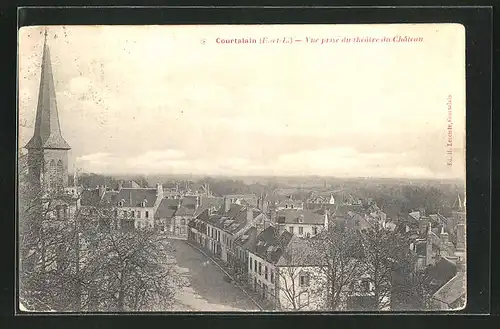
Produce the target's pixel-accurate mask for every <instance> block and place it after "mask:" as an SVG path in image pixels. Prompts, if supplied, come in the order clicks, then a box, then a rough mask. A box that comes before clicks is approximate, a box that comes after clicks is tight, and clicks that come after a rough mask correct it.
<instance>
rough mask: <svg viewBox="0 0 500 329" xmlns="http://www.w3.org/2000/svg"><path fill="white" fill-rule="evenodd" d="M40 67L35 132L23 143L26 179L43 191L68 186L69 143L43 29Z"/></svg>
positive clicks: (54, 190) (56, 189)
mask: <svg viewBox="0 0 500 329" xmlns="http://www.w3.org/2000/svg"><path fill="white" fill-rule="evenodd" d="M41 70H42V71H41V74H40V88H39V92H38V105H37V111H36V122H35V132H34V134H33V137H32V138H31V140H30V141H29V142H28V144H26V146H25V148H26V149H27V150H28V170H29V176H30V183H31V184H32V186H33V187H34V188H41V189H42V191H43V192H45V193H47V192H61V191H63V190H64V188H65V187H67V186H68V151H69V150H70V149H71V147H70V146H69V144H68V143H67V142H66V141H65V140H64V138H63V137H62V135H61V127H60V124H59V114H58V112H57V103H56V93H55V87H54V78H53V76H52V65H51V62H50V52H49V47H48V45H47V31H45V40H44V45H43V55H42V65H41Z"/></svg>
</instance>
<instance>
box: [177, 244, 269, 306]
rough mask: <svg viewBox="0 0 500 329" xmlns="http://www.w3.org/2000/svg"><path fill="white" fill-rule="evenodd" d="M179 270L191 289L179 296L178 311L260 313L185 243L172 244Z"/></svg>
mask: <svg viewBox="0 0 500 329" xmlns="http://www.w3.org/2000/svg"><path fill="white" fill-rule="evenodd" d="M171 242H172V244H173V246H174V247H175V249H176V251H175V257H176V260H177V267H178V270H179V271H180V272H181V273H182V274H183V275H185V276H186V277H187V279H188V280H189V283H190V284H189V286H188V287H184V288H183V289H182V290H181V291H180V292H179V293H178V294H177V296H176V298H177V302H176V304H175V306H174V310H175V311H219V312H220V311H223V312H224V311H258V310H259V309H258V307H257V306H256V305H255V304H254V303H253V302H252V301H251V300H250V298H248V296H247V295H246V294H245V293H244V292H243V291H241V290H240V289H239V288H238V287H237V286H236V285H234V284H233V283H229V282H227V281H226V280H225V279H224V278H225V276H226V275H225V274H224V273H223V272H222V271H221V270H220V269H219V268H218V267H217V265H215V264H213V263H212V262H211V261H210V260H209V259H207V257H205V256H204V255H203V254H201V253H200V252H198V251H197V250H195V249H194V248H193V247H191V246H190V245H188V244H187V243H186V242H185V241H182V240H171Z"/></svg>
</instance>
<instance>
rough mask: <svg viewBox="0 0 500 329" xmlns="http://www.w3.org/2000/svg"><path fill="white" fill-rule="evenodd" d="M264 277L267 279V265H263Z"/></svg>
mask: <svg viewBox="0 0 500 329" xmlns="http://www.w3.org/2000/svg"><path fill="white" fill-rule="evenodd" d="M264 278H265V279H266V280H267V266H264Z"/></svg>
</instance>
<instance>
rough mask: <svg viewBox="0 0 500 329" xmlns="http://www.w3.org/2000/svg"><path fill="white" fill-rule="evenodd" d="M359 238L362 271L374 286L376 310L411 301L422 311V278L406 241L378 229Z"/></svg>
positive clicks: (386, 230) (398, 234) (393, 232)
mask: <svg viewBox="0 0 500 329" xmlns="http://www.w3.org/2000/svg"><path fill="white" fill-rule="evenodd" d="M360 236H361V239H362V243H363V250H364V257H363V258H362V261H363V268H364V272H365V273H366V274H367V275H368V276H369V278H370V280H371V282H372V284H373V294H374V299H375V307H376V309H377V310H388V309H390V308H391V307H392V305H397V303H398V302H399V303H409V302H410V301H411V304H413V305H416V306H415V307H417V309H419V308H420V309H421V307H424V305H425V304H426V302H425V298H426V289H425V286H424V284H425V276H424V274H423V273H422V272H420V271H419V270H418V269H417V266H416V265H417V263H416V256H415V254H414V253H413V252H412V251H410V249H409V245H410V240H409V237H407V236H405V235H404V234H402V233H401V232H398V231H393V230H388V229H384V228H381V227H378V226H377V227H373V228H371V229H370V230H368V231H366V232H362V233H361V235H360ZM392 299H394V301H392V302H391V300H392Z"/></svg>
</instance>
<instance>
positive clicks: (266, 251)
mask: <svg viewBox="0 0 500 329" xmlns="http://www.w3.org/2000/svg"><path fill="white" fill-rule="evenodd" d="M292 236H293V235H292V234H291V233H290V232H288V231H284V232H283V233H282V234H281V235H279V232H278V229H276V228H275V227H273V226H269V227H268V228H266V229H265V230H263V231H262V232H261V233H260V234H259V235H258V236H257V238H256V239H255V243H254V244H253V245H252V246H250V247H249V250H250V251H251V252H253V253H255V254H256V255H258V256H259V257H261V258H263V259H265V260H266V261H268V262H270V263H272V264H276V263H277V262H278V261H279V259H280V257H281V256H282V255H283V252H284V249H285V248H286V247H287V245H288V243H289V242H290V240H291V238H292Z"/></svg>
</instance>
